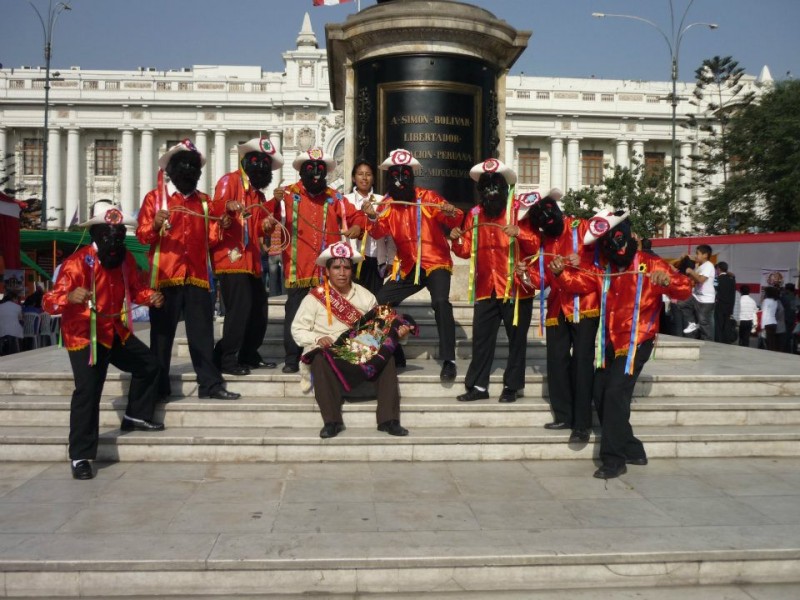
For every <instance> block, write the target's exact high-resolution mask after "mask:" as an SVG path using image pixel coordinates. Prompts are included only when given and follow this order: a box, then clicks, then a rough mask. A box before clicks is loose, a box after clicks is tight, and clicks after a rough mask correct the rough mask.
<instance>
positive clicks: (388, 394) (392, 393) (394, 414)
mask: <svg viewBox="0 0 800 600" xmlns="http://www.w3.org/2000/svg"><path fill="white" fill-rule="evenodd" d="M311 376H312V377H313V378H314V397H315V398H316V400H317V405H318V406H319V412H320V413H321V414H322V421H323V422H324V423H344V420H343V419H342V404H343V402H344V401H343V399H342V384H341V383H340V382H339V379H338V378H337V377H336V374H335V373H334V372H333V370H332V369H331V365H330V363H329V362H328V359H327V358H325V356H323V354H322V353H319V354H317V355H316V356H315V357H314V360H313V361H311ZM375 388H376V391H377V395H378V408H377V410H376V412H375V417H376V421H377V422H378V425H380V424H381V423H385V422H386V421H390V420H392V419H397V420H398V421H399V420H400V387H399V385H398V383H397V370H396V369H395V366H394V358H389V361H388V362H387V363H386V366H385V367H383V371H381V374H380V375H378V378H377V379H376V380H375Z"/></svg>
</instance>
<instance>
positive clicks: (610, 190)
mask: <svg viewBox="0 0 800 600" xmlns="http://www.w3.org/2000/svg"><path fill="white" fill-rule="evenodd" d="M669 177H670V171H669V169H665V168H660V169H645V168H644V165H643V164H642V162H641V160H639V159H638V158H633V159H631V167H630V168H627V167H620V166H616V167H614V169H613V171H612V172H611V175H609V176H607V177H605V178H603V181H602V183H601V184H600V185H599V186H592V187H590V188H588V189H584V190H577V191H573V190H570V191H569V193H568V194H566V195H565V196H564V212H566V213H567V214H571V215H574V216H576V217H581V218H589V217H591V216H592V215H594V214H595V213H596V212H597V210H598V209H599V208H600V207H601V206H609V207H613V208H619V209H627V210H629V211H630V213H631V214H630V217H629V218H630V221H631V227H632V228H633V230H634V231H635V232H636V233H638V234H639V235H641V236H642V237H662V236H663V234H664V226H665V224H666V222H667V213H668V211H669V200H670V189H669Z"/></svg>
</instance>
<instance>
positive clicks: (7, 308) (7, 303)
mask: <svg viewBox="0 0 800 600" xmlns="http://www.w3.org/2000/svg"><path fill="white" fill-rule="evenodd" d="M18 297H19V296H18V295H17V293H16V292H15V291H13V290H6V293H5V296H3V299H2V300H0V355H3V354H13V353H14V352H19V349H20V345H21V343H22V337H23V330H22V307H21V306H20V305H19V302H18V300H17V299H18Z"/></svg>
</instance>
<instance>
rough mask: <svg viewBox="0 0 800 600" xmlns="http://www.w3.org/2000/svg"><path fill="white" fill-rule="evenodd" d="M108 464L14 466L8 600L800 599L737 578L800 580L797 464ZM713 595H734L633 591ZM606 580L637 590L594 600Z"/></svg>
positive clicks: (5, 574) (5, 508)
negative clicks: (608, 476)
mask: <svg viewBox="0 0 800 600" xmlns="http://www.w3.org/2000/svg"><path fill="white" fill-rule="evenodd" d="M97 466H98V467H99V468H98V475H97V477H96V479H94V480H92V481H88V482H80V481H74V480H72V479H71V478H70V473H69V467H68V465H67V463H66V461H61V462H58V463H35V462H24V463H13V462H5V463H3V464H0V582H2V585H0V593H2V594H3V595H4V596H6V597H14V596H26V597H30V596H36V597H48V596H53V597H55V596H59V597H77V596H95V597H115V596H122V595H125V596H130V595H140V596H146V597H168V596H171V595H184V596H186V595H188V596H189V597H194V598H196V597H202V596H206V595H218V596H225V597H233V596H235V595H238V594H253V595H256V594H257V595H259V597H263V596H265V595H267V596H268V595H269V594H276V595H278V596H281V595H289V594H313V593H316V594H324V596H322V597H329V596H328V595H329V594H330V595H333V594H340V595H342V597H362V595H364V594H376V595H379V596H380V597H383V595H384V594H391V593H397V592H403V593H405V594H407V596H405V597H423V598H431V597H435V598H438V597H441V598H446V597H448V596H447V595H437V594H445V593H448V594H450V593H452V594H455V593H458V594H462V593H465V592H474V593H475V595H474V596H468V597H475V598H494V597H497V598H503V597H510V598H522V597H526V598H527V597H534V596H531V595H520V596H502V595H498V596H494V595H489V594H491V593H493V592H500V591H503V592H511V591H515V590H516V591H525V592H527V593H528V594H530V593H531V592H532V591H534V590H551V593H552V590H553V587H554V586H555V585H557V586H558V588H559V589H560V590H562V593H563V590H568V589H569V590H571V589H576V590H584V591H583V592H581V593H582V594H583V595H573V594H572V592H570V597H571V598H587V599H588V598H600V597H603V598H608V597H620V598H647V597H652V598H664V599H665V598H677V597H684V598H715V597H719V598H723V597H724V598H730V599H733V600H736V599H739V598H742V599H744V598H764V599H766V598H780V597H784V598H794V597H796V596H792V595H791V594H792V593H796V591H797V589H798V588H797V586H796V585H795V586H789V587H786V588H782V587H775V586H772V585H771V586H768V588H769V593H772V592H775V593H779V592H780V593H783V592H784V591H785V592H786V594H790V595H788V596H777V595H762V596H758V595H751V596H748V595H747V593H748V592H747V591H746V589H739V587H738V586H740V585H743V584H751V585H756V587H758V586H757V584H776V583H781V582H786V583H795V584H796V583H797V582H798V580H800V459H796V458H784V459H773V458H764V459H757V458H753V459H735V460H734V459H668V460H666V459H665V460H661V459H655V460H652V461H651V463H650V465H648V466H646V467H630V468H629V471H628V473H627V474H626V475H623V476H622V477H621V478H619V479H617V480H612V481H608V482H605V481H600V480H596V479H593V478H592V477H591V472H592V470H593V469H594V466H593V465H592V463H591V461H589V460H586V461H524V460H523V461H510V462H504V463H474V462H451V463H425V464H418V463H410V464H403V463H366V462H357V461H354V462H350V463H346V464H333V463H319V464H297V463H282V464H229V463H213V464H203V463H115V464H102V463H101V464H98V465H97ZM732 584H736V586H737V587H733V588H732V587H730V586H731V585H732ZM698 585H709V586H719V585H726V586H728V587H726V588H722V589H721V590H722V591H725V594H728V595H724V594H722V591H720V590H718V591H720V594H719V595H717V596H714V595H711V592H713V591H714V590H715V589H716V588H709V590H711V592H710V593H709V595H695V596H691V595H684V594H683V593H682V592H679V591H678V590H661V592H662V594H663V595H660V596H659V595H652V596H647V595H638V593H637V592H636V589H637V588H638V589H641V588H655V587H663V586H698ZM605 587H609V588H611V589H612V590H616V592H617V593H618V594H622V595H616V596H615V595H611V596H610V595H607V594H605V593H602V594H599V595H589V594H591V593H593V594H598V592H599V590H597V589H596V588H605ZM625 588H632V589H631V590H628V591H626V590H625ZM702 589H703V590H705V588H702ZM668 592H672V594H673V595H670V593H668ZM696 592H697V590H694V592H693V593H696ZM484 593H486V594H487V595H483V594H484ZM429 594H433V595H429ZM674 594H680V595H674ZM764 594H768V592H767V591H764ZM535 597H537V598H538V597H539V596H535ZM542 597H545V598H549V597H550V596H542ZM553 597H560V596H553Z"/></svg>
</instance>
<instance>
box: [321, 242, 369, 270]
mask: <svg viewBox="0 0 800 600" xmlns="http://www.w3.org/2000/svg"><path fill="white" fill-rule="evenodd" d="M331 258H349V259H350V260H352V261H353V264H358V263H360V262H361V261H362V260H364V257H363V256H362V255H361V254H360V253H359V252H358V251H357V250H353V247H352V246H351V245H350V244H348V243H347V242H336V243H335V244H331V245H330V246H328V247H327V248H325V250H323V251H322V254H320V255H319V256H318V257H317V265H318V266H320V267H324V266H325V263H327V262H328V260H330V259H331Z"/></svg>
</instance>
